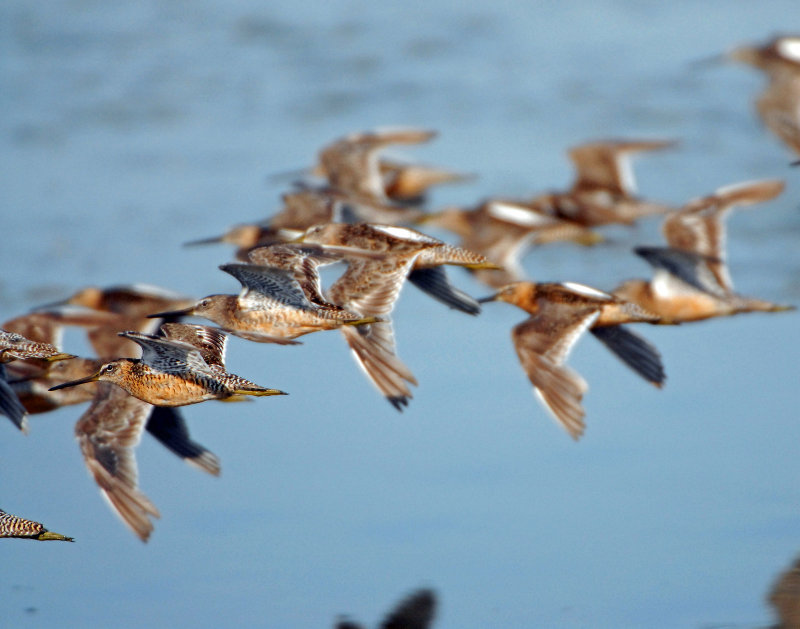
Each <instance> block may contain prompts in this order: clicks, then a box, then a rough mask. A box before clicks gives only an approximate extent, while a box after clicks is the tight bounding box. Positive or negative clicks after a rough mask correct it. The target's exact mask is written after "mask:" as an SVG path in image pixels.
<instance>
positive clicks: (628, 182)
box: [527, 140, 675, 227]
mask: <svg viewBox="0 0 800 629" xmlns="http://www.w3.org/2000/svg"><path fill="white" fill-rule="evenodd" d="M674 145H675V142H673V141H669V140H666V141H665V140H603V141H595V142H587V143H585V144H581V145H579V146H575V147H573V148H571V149H570V150H569V152H568V154H569V158H570V159H571V160H572V163H573V165H574V166H575V169H576V171H577V173H576V177H575V181H574V182H573V183H572V186H571V187H570V188H569V189H568V190H566V191H563V192H552V193H545V194H543V195H540V196H538V197H534V198H533V199H531V200H530V201H528V202H527V203H528V204H530V205H531V206H534V207H537V208H538V209H539V210H540V211H543V212H547V213H550V214H552V215H554V216H558V217H560V218H563V219H568V220H571V221H574V222H576V223H579V224H581V225H583V226H585V227H594V226H598V225H606V224H609V223H622V224H625V225H632V224H633V223H634V222H635V221H636V220H638V219H639V218H642V217H645V216H649V215H651V214H662V213H664V212H668V211H669V210H671V209H672V208H671V207H669V206H667V205H665V204H663V203H656V202H652V201H648V200H645V199H642V198H641V197H639V196H638V195H637V192H636V180H635V179H634V175H633V168H632V167H631V157H632V156H633V155H635V154H637V153H642V152H649V151H657V150H662V149H666V148H670V147H672V146H674Z"/></svg>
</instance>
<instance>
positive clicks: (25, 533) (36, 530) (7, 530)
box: [0, 509, 75, 542]
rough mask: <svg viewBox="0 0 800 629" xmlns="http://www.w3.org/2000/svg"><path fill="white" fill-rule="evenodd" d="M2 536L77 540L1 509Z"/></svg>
mask: <svg viewBox="0 0 800 629" xmlns="http://www.w3.org/2000/svg"><path fill="white" fill-rule="evenodd" d="M0 537H17V538H21V539H35V540H39V541H42V542H44V541H49V540H57V541H61V542H74V541H75V540H74V539H73V538H71V537H67V536H66V535H61V534H60V533H53V532H52V531H48V530H47V529H46V528H45V527H44V525H43V524H40V523H39V522H34V521H33V520H26V519H25V518H20V517H17V516H15V515H11V514H10V513H6V512H5V511H3V510H2V509H0Z"/></svg>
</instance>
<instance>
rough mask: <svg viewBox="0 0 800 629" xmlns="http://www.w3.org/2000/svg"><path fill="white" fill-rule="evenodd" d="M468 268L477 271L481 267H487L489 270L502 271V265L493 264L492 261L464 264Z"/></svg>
mask: <svg viewBox="0 0 800 629" xmlns="http://www.w3.org/2000/svg"><path fill="white" fill-rule="evenodd" d="M464 266H465V267H466V268H468V269H472V270H473V271H479V270H481V269H487V270H489V271H502V270H504V269H503V267H502V266H500V265H499V264H495V263H494V262H489V261H488V260H487V261H486V262H475V263H474V264H465V265H464Z"/></svg>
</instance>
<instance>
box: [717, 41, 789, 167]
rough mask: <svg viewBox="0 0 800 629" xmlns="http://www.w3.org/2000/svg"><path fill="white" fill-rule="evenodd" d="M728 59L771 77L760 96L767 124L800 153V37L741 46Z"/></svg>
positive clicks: (761, 112)
mask: <svg viewBox="0 0 800 629" xmlns="http://www.w3.org/2000/svg"><path fill="white" fill-rule="evenodd" d="M727 58H728V59H731V60H732V61H738V62H740V63H745V64H747V65H750V66H753V67H754V68H757V69H758V70H761V71H762V72H763V73H764V74H765V75H766V76H767V79H768V83H767V86H766V88H765V89H764V91H763V92H761V94H760V95H759V97H758V98H757V99H756V103H755V104H756V110H757V111H758V115H759V116H760V117H761V120H762V122H763V123H764V125H765V126H766V127H767V128H768V129H769V130H770V131H771V132H772V133H774V134H775V135H776V136H777V137H778V138H779V139H780V140H781V141H782V142H783V143H784V144H785V145H786V146H787V147H788V148H789V149H791V150H792V151H794V152H795V153H796V154H797V155H800V36H798V35H781V36H778V37H775V38H773V39H772V40H771V41H769V42H767V43H766V44H764V45H761V46H739V47H737V48H734V49H733V50H731V51H730V52H728V53H727Z"/></svg>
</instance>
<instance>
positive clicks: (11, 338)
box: [0, 320, 75, 433]
mask: <svg viewBox="0 0 800 629" xmlns="http://www.w3.org/2000/svg"><path fill="white" fill-rule="evenodd" d="M4 326H5V327H4V328H3V329H0V415H5V416H6V417H8V418H9V419H10V420H11V422H12V423H13V424H14V425H15V426H16V427H17V428H19V430H20V431H21V432H23V433H27V432H28V418H27V414H28V412H27V410H26V409H25V407H24V405H23V404H22V403H21V402H20V400H19V397H18V396H17V393H16V392H15V391H14V388H13V386H12V385H11V384H10V383H9V379H10V376H9V373H8V371H7V369H6V364H8V363H11V362H14V361H27V362H28V363H32V364H31V367H32V368H34V369H36V370H41V369H43V367H41V366H40V365H42V364H44V365H49V364H51V363H54V362H58V361H64V360H68V359H70V358H75V356H74V355H73V354H66V353H64V352H62V351H60V350H59V349H58V347H57V346H56V344H55V343H56V338H55V336H56V332H55V331H54V330H55V328H52V329H49V330H48V331H47V333H46V336H47V340H35V339H30V338H28V337H26V336H23V335H22V334H19V333H18V332H16V331H13V328H15V327H16V326H15V322H14V321H13V320H12V321H7V322H6V323H5V324H4ZM5 328H12V329H5ZM26 331H27V330H26ZM50 341H52V342H50ZM34 361H35V362H34Z"/></svg>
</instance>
